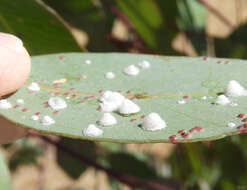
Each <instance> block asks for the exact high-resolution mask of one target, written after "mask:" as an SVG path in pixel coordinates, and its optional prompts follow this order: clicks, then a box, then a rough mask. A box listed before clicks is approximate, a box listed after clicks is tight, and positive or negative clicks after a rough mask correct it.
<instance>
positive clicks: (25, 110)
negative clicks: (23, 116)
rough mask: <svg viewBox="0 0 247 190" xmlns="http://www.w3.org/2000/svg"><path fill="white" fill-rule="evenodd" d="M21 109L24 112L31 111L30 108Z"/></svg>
mask: <svg viewBox="0 0 247 190" xmlns="http://www.w3.org/2000/svg"><path fill="white" fill-rule="evenodd" d="M21 111H22V112H27V111H29V109H28V108H23V109H22V110H21Z"/></svg>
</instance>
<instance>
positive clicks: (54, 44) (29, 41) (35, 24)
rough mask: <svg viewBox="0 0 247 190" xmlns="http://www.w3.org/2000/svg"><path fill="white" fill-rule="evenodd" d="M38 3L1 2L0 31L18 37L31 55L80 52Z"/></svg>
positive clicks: (54, 19) (73, 41)
mask: <svg viewBox="0 0 247 190" xmlns="http://www.w3.org/2000/svg"><path fill="white" fill-rule="evenodd" d="M38 2H40V0H17V1H9V0H1V6H0V31H1V32H7V33H11V34H14V35H16V36H18V37H19V38H21V39H22V40H23V42H24V45H25V47H26V48H27V50H28V52H29V53H30V54H31V55H37V54H44V53H57V52H61V51H63V52H69V51H79V52H80V51H81V50H80V48H79V46H78V44H77V43H76V41H75V40H74V38H73V37H72V35H71V34H70V32H69V30H68V29H67V28H66V27H65V25H64V24H63V23H62V22H61V21H60V20H59V19H58V18H57V17H56V16H55V15H53V14H52V13H51V11H48V10H47V9H46V8H45V7H43V6H41V4H40V3H38Z"/></svg>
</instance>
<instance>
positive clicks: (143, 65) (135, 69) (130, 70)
mask: <svg viewBox="0 0 247 190" xmlns="http://www.w3.org/2000/svg"><path fill="white" fill-rule="evenodd" d="M149 67H150V63H149V62H148V61H146V60H143V61H141V62H140V63H138V64H137V66H135V65H129V66H128V67H126V68H125V69H124V70H123V72H124V73H125V74H126V75H129V76H136V75H138V74H139V73H140V69H148V68H149ZM139 68H140V69H139Z"/></svg>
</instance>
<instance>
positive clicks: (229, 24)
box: [198, 0, 235, 28]
mask: <svg viewBox="0 0 247 190" xmlns="http://www.w3.org/2000/svg"><path fill="white" fill-rule="evenodd" d="M198 1H199V2H200V3H202V4H203V5H204V6H205V7H206V8H207V9H208V10H209V11H210V12H211V13H213V14H214V15H215V16H217V17H218V18H219V19H220V20H221V21H222V22H223V23H224V24H225V25H226V26H228V27H230V28H234V27H235V25H234V24H232V22H231V21H230V20H228V19H227V18H226V17H225V16H224V15H223V14H221V13H220V12H219V10H217V9H216V8H215V7H213V6H212V5H210V3H208V1H207V0H198Z"/></svg>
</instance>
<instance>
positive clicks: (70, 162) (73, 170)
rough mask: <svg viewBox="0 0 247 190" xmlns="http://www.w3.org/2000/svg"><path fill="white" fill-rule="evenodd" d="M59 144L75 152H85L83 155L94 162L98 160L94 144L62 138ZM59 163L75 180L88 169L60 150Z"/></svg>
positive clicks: (58, 153)
mask: <svg viewBox="0 0 247 190" xmlns="http://www.w3.org/2000/svg"><path fill="white" fill-rule="evenodd" d="M59 144H61V145H62V146H64V147H66V148H69V149H71V150H73V151H74V152H83V155H84V156H85V157H87V158H88V159H90V160H92V161H94V160H96V153H95V145H94V143H93V142H89V141H78V140H73V139H67V138H62V139H61V140H60V141H59ZM57 161H58V164H59V165H60V167H61V168H62V169H63V170H64V171H65V172H66V173H67V174H68V175H69V176H70V177H72V178H74V179H77V178H78V177H79V176H80V175H81V174H82V173H83V172H84V171H85V170H86V169H87V167H88V166H87V165H85V164H83V163H82V162H81V161H80V160H77V159H75V158H73V157H71V156H70V155H69V154H67V153H64V152H63V151H62V150H60V149H58V150H57Z"/></svg>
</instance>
